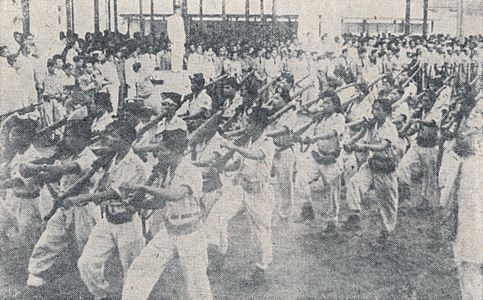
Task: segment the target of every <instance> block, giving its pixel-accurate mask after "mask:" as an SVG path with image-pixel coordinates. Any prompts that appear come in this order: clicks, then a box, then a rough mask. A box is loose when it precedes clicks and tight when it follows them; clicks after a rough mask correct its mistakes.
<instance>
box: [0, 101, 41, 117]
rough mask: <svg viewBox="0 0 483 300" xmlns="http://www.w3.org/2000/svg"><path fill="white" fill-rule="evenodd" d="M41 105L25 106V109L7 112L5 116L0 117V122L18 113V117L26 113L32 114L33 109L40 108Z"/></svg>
mask: <svg viewBox="0 0 483 300" xmlns="http://www.w3.org/2000/svg"><path fill="white" fill-rule="evenodd" d="M42 104H43V103H36V104H30V105H29V106H25V107H22V108H19V109H16V110H14V111H11V112H8V113H6V114H3V115H0V121H3V120H5V119H6V118H8V117H9V116H11V115H13V114H16V113H18V114H19V115H23V114H26V113H29V112H33V111H34V110H35V108H37V107H38V106H40V105H42Z"/></svg>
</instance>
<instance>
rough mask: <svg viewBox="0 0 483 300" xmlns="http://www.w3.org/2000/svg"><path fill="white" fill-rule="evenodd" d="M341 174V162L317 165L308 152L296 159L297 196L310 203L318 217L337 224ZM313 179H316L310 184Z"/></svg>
mask: <svg viewBox="0 0 483 300" xmlns="http://www.w3.org/2000/svg"><path fill="white" fill-rule="evenodd" d="M309 151H310V150H309ZM343 174H344V172H343V165H342V162H339V161H337V162H336V163H334V164H330V165H322V164H317V163H316V162H315V161H314V159H313V158H312V155H311V154H310V152H308V153H300V154H299V156H298V157H297V178H296V189H297V194H298V195H299V198H300V199H303V200H304V202H311V203H312V206H313V207H314V209H315V210H316V212H317V214H318V215H324V216H327V218H326V219H327V221H332V222H337V221H338V218H339V206H340V190H341V183H342V181H341V180H342V176H343ZM315 178H318V179H317V180H315V181H314V182H312V183H311V181H312V180H313V179H315Z"/></svg>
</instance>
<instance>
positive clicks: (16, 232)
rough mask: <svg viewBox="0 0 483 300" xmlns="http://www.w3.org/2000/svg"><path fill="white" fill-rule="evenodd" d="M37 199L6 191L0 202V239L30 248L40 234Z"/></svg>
mask: <svg viewBox="0 0 483 300" xmlns="http://www.w3.org/2000/svg"><path fill="white" fill-rule="evenodd" d="M38 205H39V199H38V198H36V199H24V198H20V197H17V196H14V195H12V194H11V193H8V194H7V196H5V201H3V202H1V204H0V239H1V238H7V240H8V241H10V242H11V243H12V245H16V246H20V247H21V246H27V247H30V249H32V247H33V245H34V244H35V242H36V241H37V239H38V237H39V235H40V227H41V223H42V221H41V218H40V212H39V208H38Z"/></svg>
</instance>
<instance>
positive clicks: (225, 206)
mask: <svg viewBox="0 0 483 300" xmlns="http://www.w3.org/2000/svg"><path fill="white" fill-rule="evenodd" d="M262 191H263V192H262V193H261V194H249V193H247V192H245V191H244V190H243V189H242V187H241V186H239V185H233V184H232V183H231V182H230V180H229V179H227V180H223V187H222V197H223V198H222V199H221V200H219V201H218V202H216V203H215V205H214V206H213V208H212V210H211V212H210V214H209V215H208V218H207V220H206V228H207V229H206V230H207V237H208V242H209V244H212V245H216V246H218V248H219V250H220V252H221V254H225V253H226V251H227V249H228V222H229V221H230V220H231V219H232V218H233V217H234V216H235V215H236V214H237V213H238V212H239V211H240V210H241V209H242V208H243V207H245V208H246V209H247V212H248V216H249V219H250V220H249V221H250V224H251V229H252V231H253V233H254V235H255V239H256V241H257V243H258V246H259V247H260V257H259V259H258V262H257V263H256V265H257V267H259V268H261V269H266V268H268V266H269V265H270V263H271V262H272V258H273V248H272V211H273V194H272V192H271V187H270V185H269V184H264V188H263V189H262Z"/></svg>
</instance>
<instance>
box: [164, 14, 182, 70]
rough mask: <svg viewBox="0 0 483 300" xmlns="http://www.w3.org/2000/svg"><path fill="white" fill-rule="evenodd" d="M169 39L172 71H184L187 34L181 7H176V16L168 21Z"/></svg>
mask: <svg viewBox="0 0 483 300" xmlns="http://www.w3.org/2000/svg"><path fill="white" fill-rule="evenodd" d="M166 21H167V31H168V38H169V40H170V42H171V70H172V71H173V72H181V71H182V70H183V57H184V54H185V43H186V32H185V27H184V20H183V17H182V16H181V6H179V5H175V7H174V14H173V15H172V16H170V17H168V18H167V19H166Z"/></svg>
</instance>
